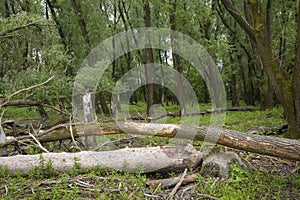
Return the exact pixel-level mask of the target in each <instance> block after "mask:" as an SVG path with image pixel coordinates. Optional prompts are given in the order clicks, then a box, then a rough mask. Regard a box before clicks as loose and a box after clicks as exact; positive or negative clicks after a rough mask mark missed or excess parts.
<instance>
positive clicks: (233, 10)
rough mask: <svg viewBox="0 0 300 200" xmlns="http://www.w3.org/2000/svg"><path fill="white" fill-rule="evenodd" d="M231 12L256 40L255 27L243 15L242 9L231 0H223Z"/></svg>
mask: <svg viewBox="0 0 300 200" xmlns="http://www.w3.org/2000/svg"><path fill="white" fill-rule="evenodd" d="M221 1H222V3H223V5H224V6H225V8H226V10H228V12H229V14H230V15H231V16H232V17H233V18H234V19H235V20H236V21H237V23H238V24H239V25H240V26H241V27H242V28H243V29H244V30H245V32H246V33H247V34H248V35H249V37H250V38H251V39H253V40H254V41H255V33H254V29H253V27H252V26H251V25H250V24H249V23H248V22H247V21H246V20H245V19H244V18H243V17H242V15H241V13H240V11H239V10H238V9H237V8H236V7H235V6H234V5H233V4H232V2H231V1H230V0H221Z"/></svg>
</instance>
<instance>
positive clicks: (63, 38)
mask: <svg viewBox="0 0 300 200" xmlns="http://www.w3.org/2000/svg"><path fill="white" fill-rule="evenodd" d="M46 3H47V5H48V6H49V9H50V12H51V16H52V18H53V20H54V22H55V24H56V25H57V29H58V33H59V36H60V38H61V41H62V43H63V45H64V46H65V48H66V47H67V46H68V45H67V43H66V37H65V33H64V31H63V29H62V25H61V23H60V22H59V19H58V16H57V13H56V12H55V7H56V6H55V4H53V3H52V2H51V0H46Z"/></svg>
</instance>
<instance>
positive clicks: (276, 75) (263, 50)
mask: <svg viewBox="0 0 300 200" xmlns="http://www.w3.org/2000/svg"><path fill="white" fill-rule="evenodd" d="M221 1H222V3H223V4H224V6H225V7H226V9H227V10H228V12H229V13H230V14H231V16H232V17H233V18H234V19H235V20H236V21H237V22H238V23H239V24H240V26H241V27H242V28H243V29H244V30H245V32H246V33H247V34H248V36H249V37H250V38H251V39H252V40H254V41H255V42H256V45H257V50H258V55H259V56H260V59H261V62H262V64H263V67H264V70H265V72H266V73H267V75H268V78H269V80H270V83H271V85H272V88H273V89H274V92H275V94H276V97H277V98H278V100H279V102H280V103H281V105H282V106H283V108H284V111H285V114H286V117H287V121H288V125H289V128H288V133H287V134H286V136H287V137H290V138H300V90H299V85H300V78H299V74H300V44H299V43H300V16H299V15H300V13H299V10H300V4H299V1H298V3H297V4H298V5H297V12H298V13H297V14H298V15H297V25H298V27H297V39H296V41H297V43H296V51H295V55H296V59H295V62H294V65H293V67H294V68H293V70H294V71H293V75H292V78H291V79H288V77H287V76H286V74H285V72H284V71H283V70H282V68H281V67H280V65H279V64H278V62H277V61H276V59H275V57H274V54H273V52H272V45H271V41H270V35H269V32H268V28H267V27H268V25H267V20H266V16H265V12H264V10H263V9H262V5H261V2H260V1H259V0H251V1H250V4H251V12H252V17H253V25H251V24H249V23H248V22H247V21H246V20H245V19H244V18H243V17H242V15H241V13H240V12H239V10H238V9H237V8H236V7H234V6H233V5H232V3H231V1H230V0H221Z"/></svg>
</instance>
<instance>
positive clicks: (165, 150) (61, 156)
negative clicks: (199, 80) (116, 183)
mask: <svg viewBox="0 0 300 200" xmlns="http://www.w3.org/2000/svg"><path fill="white" fill-rule="evenodd" d="M201 159H202V154H201V153H200V152H199V151H197V150H196V149H195V148H194V147H193V146H192V145H186V146H166V147H145V148H124V149H119V150H114V151H101V152H94V151H81V152H78V153H43V154H41V155H17V156H11V157H0V166H1V167H7V168H8V170H9V172H10V173H15V172H16V171H20V173H22V174H29V173H30V171H31V170H32V169H33V168H35V167H41V166H47V164H49V163H50V162H51V166H52V168H53V170H54V171H55V172H66V171H69V170H70V169H71V168H73V167H74V166H76V165H77V166H78V165H79V166H80V167H81V169H91V168H94V167H99V168H106V169H116V170H122V171H127V172H157V171H159V172H168V171H174V170H175V171H177V170H182V169H185V168H193V167H196V166H197V165H199V163H200V162H201ZM45 169H47V168H45Z"/></svg>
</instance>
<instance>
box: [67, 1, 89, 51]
mask: <svg viewBox="0 0 300 200" xmlns="http://www.w3.org/2000/svg"><path fill="white" fill-rule="evenodd" d="M71 4H72V6H73V9H74V11H75V14H76V15H77V19H78V23H79V26H80V29H81V33H82V36H83V38H84V40H85V43H86V45H87V47H88V48H87V52H88V53H89V51H90V49H91V44H90V38H89V34H88V31H87V27H86V23H85V20H84V17H83V13H82V9H81V6H80V4H79V3H77V2H76V0H71Z"/></svg>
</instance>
